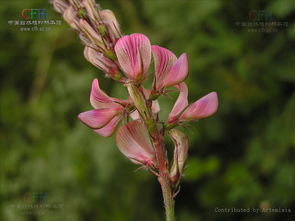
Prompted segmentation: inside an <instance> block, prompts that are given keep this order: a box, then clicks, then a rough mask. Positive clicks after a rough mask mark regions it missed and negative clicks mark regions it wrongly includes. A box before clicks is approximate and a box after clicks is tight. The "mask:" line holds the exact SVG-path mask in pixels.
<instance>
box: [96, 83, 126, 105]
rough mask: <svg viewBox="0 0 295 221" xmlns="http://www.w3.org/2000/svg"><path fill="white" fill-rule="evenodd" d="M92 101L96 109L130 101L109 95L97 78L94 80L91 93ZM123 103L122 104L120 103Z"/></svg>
mask: <svg viewBox="0 0 295 221" xmlns="http://www.w3.org/2000/svg"><path fill="white" fill-rule="evenodd" d="M90 103H91V105H92V106H93V107H94V108H95V109H100V108H115V107H120V106H122V105H127V104H128V101H124V100H119V99H117V98H113V97H109V96H108V95H107V94H106V93H105V92H104V91H103V90H101V88H100V87H99V82H98V80H97V79H94V80H93V81H92V88H91V93H90ZM120 104H122V105H120Z"/></svg>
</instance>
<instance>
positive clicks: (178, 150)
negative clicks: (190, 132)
mask: <svg viewBox="0 0 295 221" xmlns="http://www.w3.org/2000/svg"><path fill="white" fill-rule="evenodd" d="M169 137H170V138H171V140H172V141H173V143H174V157H173V164H172V167H171V170H170V177H171V181H172V182H173V183H174V184H176V185H177V184H178V182H179V180H180V177H181V175H182V173H183V168H184V165H185V161H186V159H187V155H188V138H187V136H186V135H185V134H184V133H182V132H181V131H179V130H176V129H172V130H170V131H169Z"/></svg>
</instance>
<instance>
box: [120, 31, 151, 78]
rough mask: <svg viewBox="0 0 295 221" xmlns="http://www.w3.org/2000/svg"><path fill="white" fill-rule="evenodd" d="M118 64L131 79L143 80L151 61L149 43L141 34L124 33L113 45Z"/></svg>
mask: <svg viewBox="0 0 295 221" xmlns="http://www.w3.org/2000/svg"><path fill="white" fill-rule="evenodd" d="M115 52H116V55H117V58H118V61H119V64H120V66H121V68H122V70H123V71H124V73H125V74H126V76H127V77H128V78H129V79H131V80H143V79H144V77H145V73H146V72H147V70H148V68H149V66H150V62H151V44H150V41H149V39H148V38H147V37H146V36H145V35H143V34H132V35H126V36H124V37H122V38H120V39H119V40H118V41H117V43H116V45H115Z"/></svg>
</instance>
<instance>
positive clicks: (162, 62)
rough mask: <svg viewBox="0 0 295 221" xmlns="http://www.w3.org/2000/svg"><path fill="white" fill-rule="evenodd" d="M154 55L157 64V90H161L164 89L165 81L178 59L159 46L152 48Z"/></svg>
mask: <svg viewBox="0 0 295 221" xmlns="http://www.w3.org/2000/svg"><path fill="white" fill-rule="evenodd" d="M152 53H153V57H154V62H155V82H156V90H160V89H161V88H162V87H163V79H164V78H165V76H166V75H167V74H168V73H169V71H170V70H171V67H172V66H173V64H174V63H175V62H176V60H177V57H176V56H175V55H174V54H173V53H172V52H171V51H169V50H168V49H166V48H162V47H160V46H157V45H153V46H152Z"/></svg>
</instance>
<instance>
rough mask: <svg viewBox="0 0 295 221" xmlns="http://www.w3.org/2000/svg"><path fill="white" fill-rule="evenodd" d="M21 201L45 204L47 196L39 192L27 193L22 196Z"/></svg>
mask: <svg viewBox="0 0 295 221" xmlns="http://www.w3.org/2000/svg"><path fill="white" fill-rule="evenodd" d="M23 199H24V201H25V202H27V203H45V202H46V201H47V199H48V194H47V193H41V192H40V193H39V192H27V193H25V194H24V198H23Z"/></svg>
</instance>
